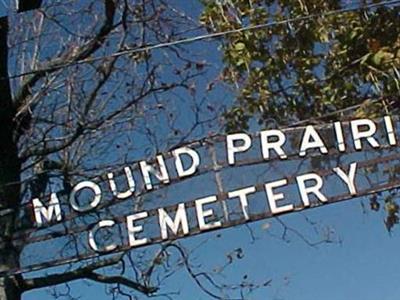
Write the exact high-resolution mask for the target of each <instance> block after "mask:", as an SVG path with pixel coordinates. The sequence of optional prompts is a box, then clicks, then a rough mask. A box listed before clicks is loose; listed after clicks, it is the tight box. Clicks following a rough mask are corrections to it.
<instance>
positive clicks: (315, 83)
mask: <svg viewBox="0 0 400 300" xmlns="http://www.w3.org/2000/svg"><path fill="white" fill-rule="evenodd" d="M377 3H378V4H379V3H382V2H380V1H362V3H359V4H357V5H358V7H360V9H356V10H354V11H353V10H352V11H344V10H346V9H347V8H349V7H354V6H351V4H350V3H349V2H348V1H320V0H312V1H302V0H288V1H268V0H255V1H250V0H232V1H204V4H205V9H204V12H203V14H202V16H201V22H202V24H204V25H205V26H206V27H207V29H208V31H209V32H219V31H228V30H235V29H239V28H242V27H245V26H257V25H260V24H267V23H269V24H270V26H266V27H263V28H261V29H256V30H246V31H242V32H240V33H235V34H229V35H226V36H224V39H223V40H222V42H221V52H222V55H223V60H224V63H225V64H224V68H223V70H222V71H221V74H220V77H219V78H220V81H221V82H222V83H224V84H227V85H228V86H229V87H231V88H232V89H233V91H234V93H235V94H236V100H235V102H234V104H233V106H232V107H230V108H229V110H228V111H227V112H226V113H225V126H226V130H227V131H228V132H232V131H238V130H247V129H249V127H250V126H251V124H255V123H256V122H257V123H258V125H259V126H262V127H268V126H271V124H272V126H276V124H280V125H291V124H294V123H296V122H299V121H302V120H309V121H308V122H318V121H321V120H324V121H332V120H338V119H341V120H343V119H345V118H349V117H365V116H368V117H370V118H374V117H378V116H381V115H382V112H384V113H385V114H396V113H398V112H399V99H398V97H399V95H400V28H399V26H398V24H400V13H399V10H400V9H399V7H396V6H390V5H387V6H379V7H375V8H374V7H372V8H369V7H368V5H372V6H373V5H374V4H377ZM353 5H355V4H353ZM287 20H290V21H287ZM395 199H396V198H395V197H389V198H385V199H384V201H385V206H384V208H385V210H386V212H387V218H386V221H385V224H386V226H387V228H388V230H391V228H392V227H393V225H394V224H397V223H398V222H399V218H398V213H399V206H398V204H397V203H396V202H395ZM371 208H372V209H373V210H377V209H378V207H377V205H376V197H373V199H371Z"/></svg>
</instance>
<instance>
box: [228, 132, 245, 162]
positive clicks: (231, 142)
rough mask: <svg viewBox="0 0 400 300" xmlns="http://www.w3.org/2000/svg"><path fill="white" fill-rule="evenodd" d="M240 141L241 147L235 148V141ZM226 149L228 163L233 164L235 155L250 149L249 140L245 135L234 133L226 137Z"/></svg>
mask: <svg viewBox="0 0 400 300" xmlns="http://www.w3.org/2000/svg"><path fill="white" fill-rule="evenodd" d="M238 140H241V141H242V145H241V146H235V141H238ZM226 147H227V152H228V163H229V164H230V165H234V164H235V153H237V152H244V151H247V150H249V148H250V147H251V138H250V136H249V135H247V134H245V133H235V134H229V135H227V136H226Z"/></svg>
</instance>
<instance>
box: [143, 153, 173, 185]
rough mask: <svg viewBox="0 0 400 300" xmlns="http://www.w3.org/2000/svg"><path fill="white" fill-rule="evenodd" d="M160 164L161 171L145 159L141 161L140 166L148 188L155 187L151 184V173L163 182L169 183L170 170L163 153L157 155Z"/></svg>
mask: <svg viewBox="0 0 400 300" xmlns="http://www.w3.org/2000/svg"><path fill="white" fill-rule="evenodd" d="M157 161H158V165H159V167H160V171H157V170H155V169H154V168H153V166H150V165H148V164H147V162H145V161H141V162H140V168H141V170H142V174H143V180H144V182H145V184H146V189H147V190H151V189H153V185H152V184H151V179H150V173H151V174H153V175H154V176H156V177H157V179H158V180H160V181H161V182H163V183H164V184H166V183H169V177H168V171H167V167H166V166H165V162H164V158H163V157H162V155H157Z"/></svg>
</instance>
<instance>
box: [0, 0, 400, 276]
mask: <svg viewBox="0 0 400 300" xmlns="http://www.w3.org/2000/svg"><path fill="white" fill-rule="evenodd" d="M396 4H400V0H393V1H383V2H379V3H371V4H368V5H362V6H357V7H347V8H342V9H338V10H332V11H328V12H325V13H323V12H322V13H318V14H309V15H306V16H301V17H295V18H288V19H285V20H281V21H274V22H269V23H263V24H258V25H249V26H245V27H241V28H237V29H232V30H226V31H220V32H214V33H208V34H204V35H197V36H193V37H189V38H183V39H179V40H175V41H169V42H164V43H158V44H153V45H151V44H149V45H146V46H143V47H139V48H133V49H126V50H123V51H119V52H116V53H113V54H110V55H106V56H99V57H90V58H87V59H82V60H78V61H73V62H67V63H65V64H60V65H57V66H54V67H49V68H43V69H37V70H32V71H27V72H24V73H19V74H15V75H11V76H9V77H8V78H9V79H15V78H18V77H23V76H27V75H33V74H35V73H46V72H50V71H54V70H59V69H63V68H67V67H70V66H74V65H79V64H84V63H91V62H96V61H100V60H103V59H108V58H112V57H119V56H123V55H129V54H134V53H140V52H147V51H152V50H156V49H160V48H166V47H171V46H177V45H182V44H188V43H193V42H197V41H201V40H207V39H216V38H220V37H223V36H226V35H230V34H235V33H241V32H245V31H249V30H260V29H265V28H268V27H272V26H277V25H283V24H288V23H294V22H299V21H307V20H311V19H315V18H319V17H327V16H332V15H336V14H341V13H348V12H352V11H357V10H364V9H372V8H377V7H381V6H393V5H396ZM352 109H354V107H352ZM303 122H304V121H302V123H303ZM9 213H12V212H11V211H10V210H7V209H5V210H2V211H0V217H1V216H3V215H6V214H9ZM19 273H22V272H19Z"/></svg>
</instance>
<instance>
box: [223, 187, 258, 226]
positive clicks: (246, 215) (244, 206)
mask: <svg viewBox="0 0 400 300" xmlns="http://www.w3.org/2000/svg"><path fill="white" fill-rule="evenodd" d="M255 192H256V188H255V187H254V186H251V187H248V188H244V189H241V190H236V191H233V192H229V193H228V197H229V198H235V197H239V200H240V204H241V206H242V211H243V214H244V218H245V219H246V220H249V219H250V217H249V212H248V209H247V207H248V206H249V204H248V201H247V195H248V194H252V193H255Z"/></svg>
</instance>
